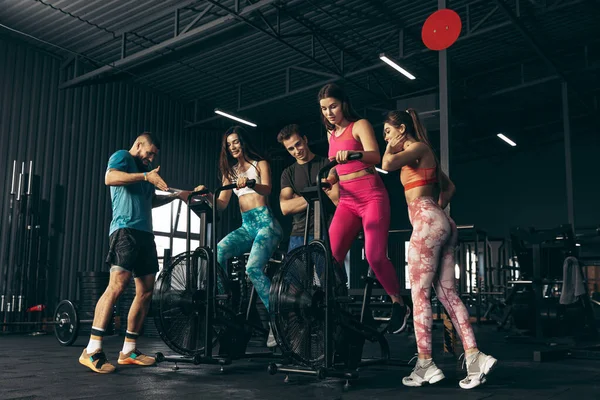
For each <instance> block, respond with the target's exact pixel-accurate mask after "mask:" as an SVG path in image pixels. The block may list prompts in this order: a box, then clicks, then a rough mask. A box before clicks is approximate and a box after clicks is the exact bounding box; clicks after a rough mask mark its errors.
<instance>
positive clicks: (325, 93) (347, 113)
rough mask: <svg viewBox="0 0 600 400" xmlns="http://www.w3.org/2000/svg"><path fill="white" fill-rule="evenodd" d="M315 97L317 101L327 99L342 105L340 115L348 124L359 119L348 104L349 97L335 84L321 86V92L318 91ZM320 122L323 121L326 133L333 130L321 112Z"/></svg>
mask: <svg viewBox="0 0 600 400" xmlns="http://www.w3.org/2000/svg"><path fill="white" fill-rule="evenodd" d="M317 97H318V99H319V101H321V100H323V99H326V98H328V97H331V98H334V99H336V100H338V101H340V102H341V103H342V114H343V115H344V118H346V120H348V121H350V122H356V121H358V120H359V119H360V118H361V117H360V115H358V113H357V112H356V111H355V110H354V108H352V104H350V97H348V94H346V91H345V90H344V89H343V88H342V87H341V86H339V85H336V84H335V83H328V84H327V85H325V86H323V87H322V88H321V90H319V95H318V96H317ZM321 121H323V125H325V127H326V128H327V130H328V131H333V130H334V129H335V125H334V124H332V123H331V122H329V121H328V120H327V118H325V116H324V115H323V112H321Z"/></svg>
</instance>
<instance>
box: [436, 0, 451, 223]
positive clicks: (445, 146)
mask: <svg viewBox="0 0 600 400" xmlns="http://www.w3.org/2000/svg"><path fill="white" fill-rule="evenodd" d="M443 8H446V0H438V9H440V10H441V9H443ZM438 59H439V62H438V70H439V85H440V163H441V168H442V171H443V172H444V173H445V174H446V175H448V176H450V146H449V144H450V143H449V142H450V140H449V136H450V98H449V85H448V82H449V79H448V75H449V71H448V50H442V51H440V52H438ZM445 211H446V213H447V214H448V215H450V205H448V207H447V208H446V210H445Z"/></svg>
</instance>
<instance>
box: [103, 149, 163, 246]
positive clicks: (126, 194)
mask: <svg viewBox="0 0 600 400" xmlns="http://www.w3.org/2000/svg"><path fill="white" fill-rule="evenodd" d="M109 169H116V170H119V171H123V172H127V173H139V172H143V171H140V169H139V168H138V166H137V164H136V163H135V159H134V158H133V156H132V155H131V154H130V153H129V152H128V151H127V150H119V151H117V152H115V153H114V154H113V155H112V156H110V159H109V160H108V167H107V169H106V170H107V171H108V170H109ZM153 194H154V185H152V184H151V183H150V182H146V181H142V182H136V183H131V184H129V185H124V186H111V187H110V199H111V200H112V215H113V218H112V221H111V223H110V231H109V235H111V234H112V233H113V232H114V231H116V230H117V229H120V228H132V229H137V230H140V231H145V232H150V233H152V196H153Z"/></svg>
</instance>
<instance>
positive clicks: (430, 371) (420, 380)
mask: <svg viewBox="0 0 600 400" xmlns="http://www.w3.org/2000/svg"><path fill="white" fill-rule="evenodd" d="M444 378H445V376H444V373H443V372H442V370H441V369H439V368H438V367H437V366H436V365H435V363H434V362H433V361H432V360H431V359H429V360H422V359H417V364H416V365H415V368H414V369H413V371H412V372H411V373H410V375H409V376H405V377H404V378H402V383H403V384H404V386H412V387H417V386H423V384H424V383H429V384H430V385H431V384H434V383H437V382H439V381H441V380H442V379H444Z"/></svg>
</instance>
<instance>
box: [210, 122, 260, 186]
mask: <svg viewBox="0 0 600 400" xmlns="http://www.w3.org/2000/svg"><path fill="white" fill-rule="evenodd" d="M233 133H236V134H237V135H238V138H239V139H240V145H241V146H242V151H243V156H244V159H245V160H246V161H247V162H250V160H255V161H262V160H264V159H265V158H264V157H263V156H262V155H261V154H260V153H259V152H258V150H256V148H255V147H254V145H253V144H252V142H251V141H250V136H249V135H248V133H247V132H246V130H245V129H244V128H242V127H241V126H239V125H236V126H232V127H231V128H229V129H227V131H226V132H225V133H224V134H223V137H222V139H221V155H220V156H219V169H220V170H221V176H222V177H225V178H227V179H229V181H231V182H233V181H235V180H236V179H237V173H236V172H235V169H234V168H233V166H234V165H235V158H233V156H232V155H231V153H230V152H229V150H228V149H227V137H228V136H229V135H231V134H233ZM259 173H260V170H259Z"/></svg>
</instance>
